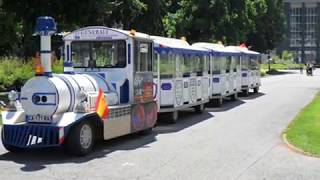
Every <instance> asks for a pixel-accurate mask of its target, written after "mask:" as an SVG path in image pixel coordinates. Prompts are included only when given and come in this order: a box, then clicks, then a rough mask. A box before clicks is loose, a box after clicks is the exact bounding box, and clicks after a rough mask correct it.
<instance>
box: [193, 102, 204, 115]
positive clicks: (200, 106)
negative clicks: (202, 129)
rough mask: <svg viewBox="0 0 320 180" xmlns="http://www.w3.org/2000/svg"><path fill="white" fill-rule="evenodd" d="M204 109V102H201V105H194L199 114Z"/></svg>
mask: <svg viewBox="0 0 320 180" xmlns="http://www.w3.org/2000/svg"><path fill="white" fill-rule="evenodd" d="M204 109H205V106H204V104H200V105H198V106H195V107H194V110H195V112H196V113H197V114H202V113H203V111H204Z"/></svg>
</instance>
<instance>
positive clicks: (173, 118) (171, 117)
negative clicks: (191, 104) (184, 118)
mask: <svg viewBox="0 0 320 180" xmlns="http://www.w3.org/2000/svg"><path fill="white" fill-rule="evenodd" d="M178 119H179V112H178V111H173V112H170V113H168V117H167V122H168V123H170V124H175V123H177V121H178Z"/></svg>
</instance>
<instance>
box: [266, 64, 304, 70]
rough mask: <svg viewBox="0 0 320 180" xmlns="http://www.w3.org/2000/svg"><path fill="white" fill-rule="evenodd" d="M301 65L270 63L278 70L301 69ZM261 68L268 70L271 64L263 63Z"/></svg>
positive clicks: (272, 67)
mask: <svg viewBox="0 0 320 180" xmlns="http://www.w3.org/2000/svg"><path fill="white" fill-rule="evenodd" d="M299 67H300V65H299V64H293V63H292V64H270V68H271V69H276V70H286V69H299ZM261 69H262V70H268V69H269V65H268V64H261Z"/></svg>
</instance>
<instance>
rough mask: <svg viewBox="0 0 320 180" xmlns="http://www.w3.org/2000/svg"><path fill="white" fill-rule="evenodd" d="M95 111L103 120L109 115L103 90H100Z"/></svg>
mask: <svg viewBox="0 0 320 180" xmlns="http://www.w3.org/2000/svg"><path fill="white" fill-rule="evenodd" d="M95 111H96V112H97V114H98V115H99V116H100V118H101V119H106V118H107V117H108V115H109V108H108V103H107V100H106V98H105V96H104V93H103V91H102V89H101V88H100V89H99V94H98V97H97V102H96V109H95Z"/></svg>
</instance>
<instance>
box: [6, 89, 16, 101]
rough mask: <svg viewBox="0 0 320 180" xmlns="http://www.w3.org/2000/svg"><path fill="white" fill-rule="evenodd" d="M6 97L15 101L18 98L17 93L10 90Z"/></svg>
mask: <svg viewBox="0 0 320 180" xmlns="http://www.w3.org/2000/svg"><path fill="white" fill-rule="evenodd" d="M8 99H9V100H10V101H16V100H17V99H18V93H17V91H14V90H11V91H10V92H9V94H8Z"/></svg>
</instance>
